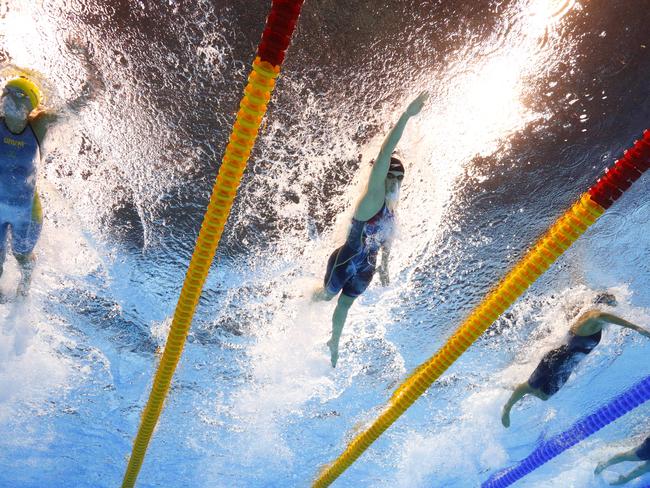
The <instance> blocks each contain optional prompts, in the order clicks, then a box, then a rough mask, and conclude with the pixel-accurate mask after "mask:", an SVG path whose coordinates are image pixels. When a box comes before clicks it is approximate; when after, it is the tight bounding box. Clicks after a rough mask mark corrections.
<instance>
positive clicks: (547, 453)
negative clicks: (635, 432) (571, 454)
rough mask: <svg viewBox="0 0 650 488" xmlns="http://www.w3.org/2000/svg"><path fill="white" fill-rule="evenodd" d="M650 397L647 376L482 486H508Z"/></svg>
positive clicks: (496, 487) (499, 472)
mask: <svg viewBox="0 0 650 488" xmlns="http://www.w3.org/2000/svg"><path fill="white" fill-rule="evenodd" d="M648 400H650V376H646V377H645V379H643V380H641V381H639V382H638V383H637V384H635V385H634V386H632V387H631V388H630V389H629V390H627V391H626V392H624V393H622V394H620V395H619V396H617V397H616V398H614V399H613V400H612V401H610V402H609V403H608V404H607V405H604V406H602V407H600V408H599V409H598V410H596V411H595V412H594V413H592V414H591V415H588V416H586V417H584V418H582V419H581V420H579V421H577V422H576V423H575V424H573V425H572V426H571V427H570V428H569V429H567V430H565V431H564V432H562V433H561V434H558V435H556V436H553V437H551V438H550V439H549V440H548V441H546V442H545V443H543V444H542V445H541V446H539V447H538V448H537V449H535V450H534V451H533V452H532V453H531V454H530V456H528V457H527V458H526V459H524V460H523V461H520V462H519V463H517V464H515V465H514V466H511V467H509V468H506V469H503V470H501V471H498V472H496V473H495V474H493V475H492V476H491V477H490V479H488V480H487V481H485V482H484V483H483V484H482V485H481V488H505V487H506V486H510V485H511V484H512V483H514V482H515V481H517V480H518V479H520V478H523V477H524V476H526V475H527V474H528V473H530V472H532V471H534V470H536V469H537V468H539V467H540V466H541V465H542V464H545V463H547V462H548V461H550V460H551V459H553V458H554V457H555V456H557V455H558V454H561V453H562V452H564V451H566V450H567V449H569V448H570V447H573V446H575V445H576V444H577V443H578V442H580V441H582V440H584V439H586V438H587V437H589V436H590V435H592V434H594V433H596V432H598V431H599V430H600V429H602V428H603V427H605V426H606V425H607V424H609V423H611V422H613V421H614V420H616V419H617V418H619V417H622V416H623V415H625V414H626V413H628V412H629V411H630V410H633V409H635V408H636V407H638V406H639V405H641V404H643V403H645V402H647V401H648Z"/></svg>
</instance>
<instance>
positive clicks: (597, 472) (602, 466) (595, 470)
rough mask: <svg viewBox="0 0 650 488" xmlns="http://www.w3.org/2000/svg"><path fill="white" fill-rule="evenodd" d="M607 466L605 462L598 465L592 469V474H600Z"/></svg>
mask: <svg viewBox="0 0 650 488" xmlns="http://www.w3.org/2000/svg"><path fill="white" fill-rule="evenodd" d="M607 466H608V464H607V462H602V463H598V466H596V469H594V474H600V473H602V472H603V470H604V469H605V468H606V467H607Z"/></svg>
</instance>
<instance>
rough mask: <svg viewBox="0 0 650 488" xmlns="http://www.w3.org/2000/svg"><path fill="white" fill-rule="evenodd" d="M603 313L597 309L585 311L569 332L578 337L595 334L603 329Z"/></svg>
mask: <svg viewBox="0 0 650 488" xmlns="http://www.w3.org/2000/svg"><path fill="white" fill-rule="evenodd" d="M602 316H603V312H602V311H601V310H598V309H597V308H594V309H591V310H587V311H586V312H584V313H583V314H582V315H580V316H579V317H578V318H577V319H576V321H575V322H574V323H573V325H572V326H571V332H573V333H574V334H578V335H591V334H595V333H596V332H598V331H599V330H601V329H602V328H603V322H602V320H601V318H602Z"/></svg>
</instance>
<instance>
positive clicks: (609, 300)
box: [594, 292, 618, 307]
mask: <svg viewBox="0 0 650 488" xmlns="http://www.w3.org/2000/svg"><path fill="white" fill-rule="evenodd" d="M594 303H595V304H596V305H609V306H610V307H615V306H616V305H618V302H617V301H616V297H615V296H614V295H612V294H611V293H608V292H601V293H599V294H598V295H596V298H594Z"/></svg>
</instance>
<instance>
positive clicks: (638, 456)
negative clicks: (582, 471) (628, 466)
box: [595, 437, 650, 485]
mask: <svg viewBox="0 0 650 488" xmlns="http://www.w3.org/2000/svg"><path fill="white" fill-rule="evenodd" d="M625 461H632V462H640V461H644V463H643V464H641V465H639V466H638V467H637V468H636V469H634V470H633V471H630V472H629V473H628V474H626V475H621V476H619V477H618V479H617V480H616V481H614V482H613V483H610V485H624V484H625V483H627V482H628V481H632V480H633V479H635V478H638V477H639V476H641V475H643V474H645V473H649V472H650V437H646V439H645V441H643V443H642V444H641V445H640V446H638V447H635V448H634V449H631V450H629V451H625V452H622V453H620V454H617V455H616V456H613V457H612V458H610V459H609V460H607V461H605V462H602V463H600V464H599V465H598V467H597V468H596V470H595V473H596V474H600V473H601V472H602V471H603V470H604V469H606V468H608V467H610V466H612V465H614V464H618V463H623V462H625Z"/></svg>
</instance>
